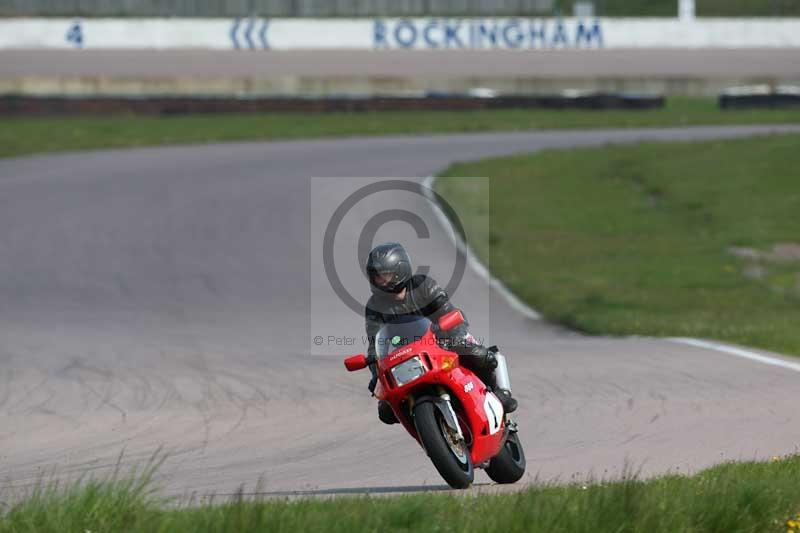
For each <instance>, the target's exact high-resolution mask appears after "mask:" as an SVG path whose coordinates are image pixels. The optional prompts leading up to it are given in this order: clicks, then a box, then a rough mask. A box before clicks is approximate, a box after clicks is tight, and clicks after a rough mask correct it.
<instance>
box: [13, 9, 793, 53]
mask: <svg viewBox="0 0 800 533" xmlns="http://www.w3.org/2000/svg"><path fill="white" fill-rule="evenodd" d="M751 47H768V48H776V47H779V48H794V47H799V48H800V19H695V20H693V21H682V20H678V19H612V18H593V19H579V18H435V17H433V18H406V19H401V18H385V19H285V18H284V19H281V18H265V17H258V16H254V17H247V18H234V19H170V18H161V19H83V20H81V19H0V49H9V48H63V49H68V48H77V49H81V48H87V49H162V50H163V49H179V48H201V49H214V50H242V51H256V50H257V51H270V50H323V49H327V50H395V49H397V50H461V49H463V50H541V49H570V48H751Z"/></svg>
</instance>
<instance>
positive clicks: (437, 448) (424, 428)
mask: <svg viewBox="0 0 800 533" xmlns="http://www.w3.org/2000/svg"><path fill="white" fill-rule="evenodd" d="M414 425H415V426H416V427H417V433H418V434H419V438H420V440H421V441H422V445H423V447H424V448H425V452H426V453H427V454H428V457H430V458H431V462H432V463H433V466H435V467H436V470H438V471H439V474H440V475H441V476H442V477H443V478H444V480H445V481H446V482H447V484H448V485H450V486H451V487H453V488H454V489H466V488H467V487H469V486H470V485H471V484H472V480H473V479H474V478H475V469H474V467H473V465H472V459H471V458H470V456H469V449H468V448H467V446H466V444H465V443H464V444H463V448H462V449H460V450H459V449H458V447H457V443H453V442H451V441H452V440H453V436H452V435H449V434H448V432H449V428H447V424H445V423H444V418H443V417H442V413H441V412H439V409H438V408H437V407H436V406H435V405H434V404H433V403H432V402H425V403H421V404H419V405H417V406H416V407H415V408H414Z"/></svg>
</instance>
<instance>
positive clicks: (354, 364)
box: [344, 353, 367, 372]
mask: <svg viewBox="0 0 800 533" xmlns="http://www.w3.org/2000/svg"><path fill="white" fill-rule="evenodd" d="M344 366H345V368H347V370H349V371H350V372H355V371H356V370H361V369H363V368H366V367H367V358H366V357H364V354H363V353H360V354H358V355H353V356H351V357H348V358H347V359H345V360H344Z"/></svg>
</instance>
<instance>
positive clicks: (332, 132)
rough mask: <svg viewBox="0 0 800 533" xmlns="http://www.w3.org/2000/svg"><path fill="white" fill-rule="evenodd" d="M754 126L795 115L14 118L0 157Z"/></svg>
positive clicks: (685, 109)
mask: <svg viewBox="0 0 800 533" xmlns="http://www.w3.org/2000/svg"><path fill="white" fill-rule="evenodd" d="M753 123H800V109H794V110H753V111H751V110H746V111H721V110H720V109H718V108H717V106H716V102H715V101H714V100H713V99H708V98H671V99H670V100H669V101H668V103H667V106H666V107H665V108H663V109H658V110H650V111H582V110H563V111H557V110H556V111H554V110H524V109H509V110H491V111H411V112H389V111H386V112H374V113H328V114H317V113H305V114H302V113H271V114H249V115H235V114H234V115H229V114H220V115H188V116H180V117H144V116H114V117H67V118H14V119H4V120H2V121H0V157H11V156H20V155H26V154H33V153H40V152H56V151H65V150H86V149H94V148H125V147H136V146H153V145H166V144H183V143H208V142H218V141H244V140H270V139H298V138H313V137H346V136H358V135H369V136H374V135H399V134H421V133H459V132H478V131H520V130H534V129H545V128H629V127H647V126H687V125H701V124H753Z"/></svg>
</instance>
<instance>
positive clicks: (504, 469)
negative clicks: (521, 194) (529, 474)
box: [486, 433, 526, 483]
mask: <svg viewBox="0 0 800 533" xmlns="http://www.w3.org/2000/svg"><path fill="white" fill-rule="evenodd" d="M525 465H526V463H525V451H524V450H523V449H522V443H521V442H520V441H519V436H518V435H517V433H512V434H511V435H509V436H508V438H507V439H506V442H505V444H503V449H502V450H500V453H498V454H497V455H495V456H494V457H493V458H492V460H491V461H489V466H488V467H486V473H487V474H489V477H490V478H492V481H494V482H495V483H516V482H517V481H519V480H520V478H522V476H523V475H525Z"/></svg>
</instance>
